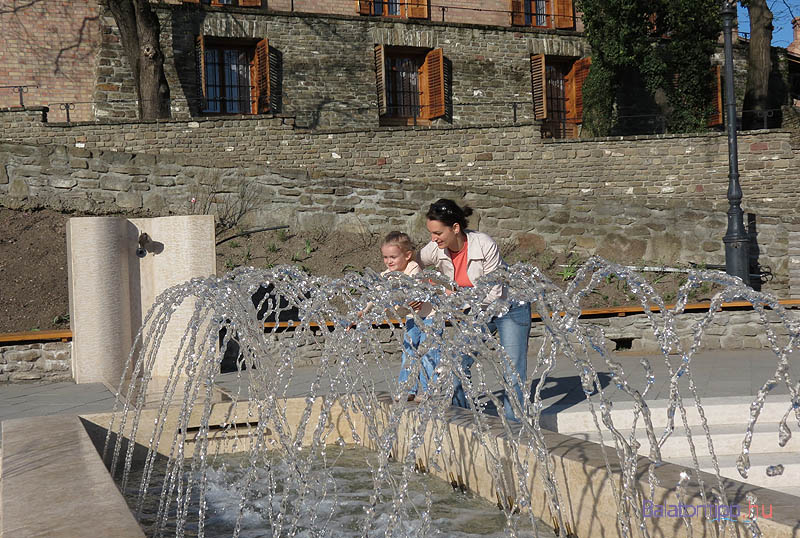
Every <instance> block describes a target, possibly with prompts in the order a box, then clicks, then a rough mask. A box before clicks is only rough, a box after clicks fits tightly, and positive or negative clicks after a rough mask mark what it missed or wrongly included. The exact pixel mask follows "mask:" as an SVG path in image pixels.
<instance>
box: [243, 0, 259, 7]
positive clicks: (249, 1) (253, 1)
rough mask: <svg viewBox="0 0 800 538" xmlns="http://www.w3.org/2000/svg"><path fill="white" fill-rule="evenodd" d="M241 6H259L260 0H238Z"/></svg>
mask: <svg viewBox="0 0 800 538" xmlns="http://www.w3.org/2000/svg"><path fill="white" fill-rule="evenodd" d="M239 5H240V6H241V7H261V0H239Z"/></svg>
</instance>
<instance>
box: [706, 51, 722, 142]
mask: <svg viewBox="0 0 800 538" xmlns="http://www.w3.org/2000/svg"><path fill="white" fill-rule="evenodd" d="M711 104H712V107H713V108H712V111H711V115H710V116H709V117H708V126H709V127H717V126H719V125H722V118H723V114H722V110H723V108H722V70H721V69H720V66H718V65H714V66H712V67H711Z"/></svg>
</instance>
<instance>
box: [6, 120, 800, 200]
mask: <svg viewBox="0 0 800 538" xmlns="http://www.w3.org/2000/svg"><path fill="white" fill-rule="evenodd" d="M40 117H41V111H39V110H31V111H5V112H2V111H0V129H2V131H0V132H2V134H1V135H0V141H9V142H14V143H23V144H24V143H32V144H59V145H65V146H75V147H83V148H87V149H89V148H98V149H103V150H117V151H125V152H132V153H150V154H165V153H170V154H183V155H187V156H195V155H202V156H203V160H204V162H206V163H208V164H211V165H213V166H219V167H227V166H230V164H231V163H233V164H237V165H240V166H250V165H255V166H267V167H269V168H270V169H273V170H274V169H293V170H298V169H305V170H308V171H309V172H310V173H311V174H323V175H332V174H335V175H348V176H355V177H361V178H392V179H396V180H402V181H405V180H410V179H413V180H424V181H446V182H448V183H453V184H456V185H461V186H469V187H470V188H510V189H513V190H517V191H524V192H526V193H527V194H529V195H534V194H535V195H541V196H544V195H546V196H569V197H574V196H589V197H592V196H617V197H624V196H630V195H645V196H656V197H669V198H691V199H695V200H698V199H700V200H709V201H717V200H720V199H724V197H725V193H726V191H727V183H728V179H727V176H728V153H727V151H728V150H727V138H726V136H725V135H723V134H718V133H707V134H698V135H653V136H639V137H625V138H620V137H616V138H606V139H591V140H561V141H548V140H542V139H541V138H540V134H539V128H538V126H537V125H535V124H500V125H490V126H484V127H463V128H458V127H444V128H418V129H408V128H376V129H349V130H324V131H323V130H316V131H309V130H305V129H298V128H297V127H296V126H295V125H294V124H293V122H292V120H291V119H290V118H283V117H273V116H257V117H251V118H243V119H219V118H216V119H201V120H197V121H166V122H116V123H102V124H95V123H86V124H80V125H65V124H52V123H41V122H40V121H39V118H40ZM37 122H38V123H37ZM792 137H793V135H792V134H791V133H789V132H784V131H750V132H748V133H747V134H741V135H740V137H739V167H740V175H741V183H742V189H743V192H744V200H745V204H746V206H747V207H749V208H751V209H760V208H761V207H762V206H766V205H768V206H769V207H772V208H786V209H791V208H793V207H794V205H796V201H797V199H798V196H800V186H798V184H797V181H796V170H797V169H798V168H800V150H798V149H795V148H793V140H792Z"/></svg>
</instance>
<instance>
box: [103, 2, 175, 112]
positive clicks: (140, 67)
mask: <svg viewBox="0 0 800 538" xmlns="http://www.w3.org/2000/svg"><path fill="white" fill-rule="evenodd" d="M105 3H106V6H107V7H108V9H109V10H111V14H112V15H113V16H114V19H115V20H116V22H117V27H118V28H119V34H120V39H121V41H122V48H123V50H124V51H125V56H126V57H127V58H128V62H129V63H130V66H131V70H132V71H133V79H134V83H135V86H136V98H137V100H138V102H139V118H140V119H143V120H153V119H157V118H168V117H169V115H170V111H169V84H168V83H167V77H166V76H165V75H164V54H163V52H162V50H161V43H160V40H159V38H160V35H161V24H160V23H159V21H158V16H157V15H156V13H155V11H154V10H153V8H152V6H151V5H150V2H149V0H105Z"/></svg>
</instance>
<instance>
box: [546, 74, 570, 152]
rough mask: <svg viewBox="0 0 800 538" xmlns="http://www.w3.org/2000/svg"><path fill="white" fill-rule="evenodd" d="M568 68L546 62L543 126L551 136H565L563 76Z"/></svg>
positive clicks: (565, 115)
mask: <svg viewBox="0 0 800 538" xmlns="http://www.w3.org/2000/svg"><path fill="white" fill-rule="evenodd" d="M568 70H569V66H568V65H566V64H558V63H552V64H548V65H547V68H546V72H545V76H546V81H547V84H546V92H547V119H546V120H545V124H544V128H545V130H546V131H547V132H548V133H549V134H550V136H552V137H553V138H564V137H566V136H567V100H566V94H565V92H564V87H565V83H564V77H565V75H566V74H567V72H568Z"/></svg>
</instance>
